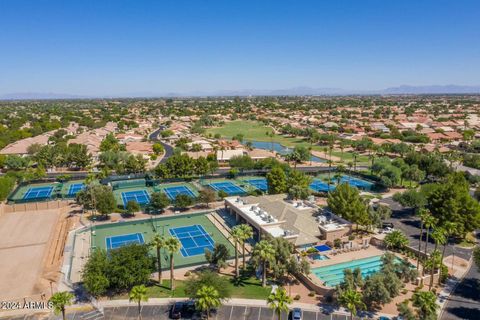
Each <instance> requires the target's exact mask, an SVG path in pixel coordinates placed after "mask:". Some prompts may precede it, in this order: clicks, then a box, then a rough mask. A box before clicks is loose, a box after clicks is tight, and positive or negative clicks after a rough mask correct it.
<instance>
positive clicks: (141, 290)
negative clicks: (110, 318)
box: [128, 284, 148, 319]
mask: <svg viewBox="0 0 480 320" xmlns="http://www.w3.org/2000/svg"><path fill="white" fill-rule="evenodd" d="M128 300H129V301H133V302H136V303H137V304H138V318H139V319H141V318H142V301H145V302H146V301H148V296H147V288H145V286H144V285H143V284H142V285H140V286H135V287H133V288H132V290H130V293H129V294H128Z"/></svg>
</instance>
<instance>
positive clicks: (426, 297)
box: [412, 291, 438, 319]
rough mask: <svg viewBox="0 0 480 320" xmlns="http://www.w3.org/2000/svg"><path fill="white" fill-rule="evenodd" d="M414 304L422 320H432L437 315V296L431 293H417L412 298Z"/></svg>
mask: <svg viewBox="0 0 480 320" xmlns="http://www.w3.org/2000/svg"><path fill="white" fill-rule="evenodd" d="M412 304H413V306H414V307H416V308H417V313H418V315H419V317H420V319H431V317H432V316H434V315H436V313H437V308H438V305H437V296H436V295H435V294H434V293H433V292H431V291H417V292H415V293H414V294H413V296H412Z"/></svg>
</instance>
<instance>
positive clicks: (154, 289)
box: [113, 276, 272, 299]
mask: <svg viewBox="0 0 480 320" xmlns="http://www.w3.org/2000/svg"><path fill="white" fill-rule="evenodd" d="M225 277H228V278H230V286H231V288H230V289H231V290H230V291H231V293H232V298H249V299H266V298H267V297H268V295H269V294H270V292H271V290H272V287H270V286H267V287H265V288H263V287H262V282H261V281H260V280H258V279H256V278H247V279H243V280H242V281H241V283H239V284H235V283H234V281H233V277H232V276H225ZM169 288H170V280H169V279H168V280H162V285H161V286H158V285H156V284H152V285H149V286H147V295H148V297H149V298H183V297H186V294H185V281H182V280H177V281H175V290H174V291H173V292H172V291H170V289H169ZM113 299H128V293H125V294H121V295H117V296H114V297H113Z"/></svg>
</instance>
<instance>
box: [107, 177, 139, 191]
mask: <svg viewBox="0 0 480 320" xmlns="http://www.w3.org/2000/svg"><path fill="white" fill-rule="evenodd" d="M111 184H112V188H113V190H118V189H128V188H134V187H146V186H147V183H146V180H145V179H139V180H126V181H115V182H112V183H111Z"/></svg>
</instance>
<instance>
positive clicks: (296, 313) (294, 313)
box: [290, 308, 303, 320]
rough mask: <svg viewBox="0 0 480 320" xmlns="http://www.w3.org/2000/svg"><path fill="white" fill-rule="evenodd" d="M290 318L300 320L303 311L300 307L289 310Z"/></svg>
mask: <svg viewBox="0 0 480 320" xmlns="http://www.w3.org/2000/svg"><path fill="white" fill-rule="evenodd" d="M290 319H291V320H302V319H303V312H302V309H300V308H293V310H292V311H291V312H290Z"/></svg>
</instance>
